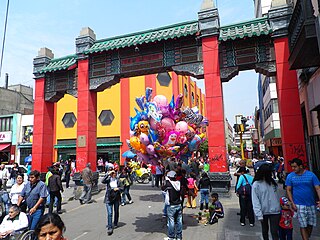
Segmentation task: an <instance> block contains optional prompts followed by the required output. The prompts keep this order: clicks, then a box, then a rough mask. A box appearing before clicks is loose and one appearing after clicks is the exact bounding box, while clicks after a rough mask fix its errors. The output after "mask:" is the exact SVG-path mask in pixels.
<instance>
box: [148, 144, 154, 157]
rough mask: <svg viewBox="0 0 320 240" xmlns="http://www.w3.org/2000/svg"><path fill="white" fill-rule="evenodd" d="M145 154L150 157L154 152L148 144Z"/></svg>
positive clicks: (152, 147)
mask: <svg viewBox="0 0 320 240" xmlns="http://www.w3.org/2000/svg"><path fill="white" fill-rule="evenodd" d="M147 153H148V154H150V155H154V154H155V151H154V146H153V145H151V144H149V145H148V146H147Z"/></svg>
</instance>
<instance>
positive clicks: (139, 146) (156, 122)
mask: <svg viewBox="0 0 320 240" xmlns="http://www.w3.org/2000/svg"><path fill="white" fill-rule="evenodd" d="M136 103H137V105H138V106H139V108H140V110H138V109H137V108H135V112H136V115H135V116H134V117H131V118H130V140H129V141H127V143H128V145H129V147H130V149H131V151H134V152H136V153H137V155H138V157H139V158H140V159H141V160H143V161H144V162H149V161H152V160H159V159H163V158H167V157H172V156H176V157H182V156H190V155H191V153H192V152H193V151H196V150H198V148H199V146H200V144H201V142H202V141H203V140H204V137H205V134H204V132H205V128H206V126H208V120H207V119H206V118H205V117H203V116H202V115H201V114H200V113H199V110H198V108H197V107H194V108H189V107H185V108H182V104H183V95H182V94H179V95H178V96H177V99H176V101H175V99H174V96H172V99H171V101H170V103H168V100H167V98H166V97H165V96H163V95H156V96H155V97H154V98H153V99H152V88H146V93H145V96H142V97H136Z"/></svg>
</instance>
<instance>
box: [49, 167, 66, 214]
mask: <svg viewBox="0 0 320 240" xmlns="http://www.w3.org/2000/svg"><path fill="white" fill-rule="evenodd" d="M52 174H53V175H52V176H51V177H50V178H49V180H48V182H49V183H48V187H49V194H50V203H49V213H52V212H53V204H54V202H55V199H56V198H57V213H58V214H62V211H61V202H62V198H61V193H60V191H61V192H63V187H62V182H61V176H60V175H59V172H58V171H57V170H56V169H54V170H53V171H52Z"/></svg>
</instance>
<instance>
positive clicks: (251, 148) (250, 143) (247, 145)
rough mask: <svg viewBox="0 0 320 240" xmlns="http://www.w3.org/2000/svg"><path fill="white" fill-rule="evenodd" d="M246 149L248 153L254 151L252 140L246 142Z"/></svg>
mask: <svg viewBox="0 0 320 240" xmlns="http://www.w3.org/2000/svg"><path fill="white" fill-rule="evenodd" d="M246 149H247V151H252V150H253V146H252V140H246Z"/></svg>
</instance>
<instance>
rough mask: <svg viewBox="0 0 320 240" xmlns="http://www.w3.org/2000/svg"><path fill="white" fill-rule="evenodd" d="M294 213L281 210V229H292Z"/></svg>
mask: <svg viewBox="0 0 320 240" xmlns="http://www.w3.org/2000/svg"><path fill="white" fill-rule="evenodd" d="M293 214H294V212H293V211H292V210H290V209H282V210H281V218H280V223H279V225H280V227H282V228H285V229H292V228H293V226H292V218H293Z"/></svg>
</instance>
